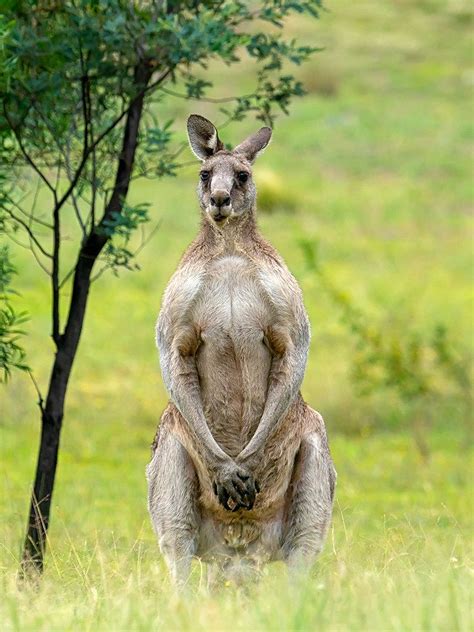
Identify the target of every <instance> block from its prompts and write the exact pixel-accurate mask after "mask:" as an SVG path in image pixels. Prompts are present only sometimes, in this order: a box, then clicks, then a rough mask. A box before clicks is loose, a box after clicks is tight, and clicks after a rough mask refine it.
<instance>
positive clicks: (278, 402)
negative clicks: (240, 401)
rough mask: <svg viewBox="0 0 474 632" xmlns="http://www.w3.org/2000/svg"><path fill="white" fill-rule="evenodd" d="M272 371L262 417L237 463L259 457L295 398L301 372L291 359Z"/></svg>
mask: <svg viewBox="0 0 474 632" xmlns="http://www.w3.org/2000/svg"><path fill="white" fill-rule="evenodd" d="M279 364H280V366H279V367H278V368H277V369H276V370H275V369H274V370H273V372H272V373H273V375H272V377H271V379H270V384H269V388H268V393H267V399H266V402H265V407H264V410H263V414H262V417H261V419H260V422H259V424H258V427H257V430H256V431H255V433H254V435H253V437H252V438H251V440H250V441H249V443H248V444H247V445H246V447H245V448H244V449H243V450H242V452H241V453H240V454H239V456H238V457H237V462H241V463H243V462H245V461H251V460H253V459H256V458H258V457H259V454H260V452H261V451H262V450H263V449H264V447H265V445H266V443H267V440H268V438H269V437H270V435H271V434H272V433H273V432H277V431H278V428H279V427H280V425H281V423H282V422H283V420H284V418H285V415H286V413H287V412H288V409H289V407H290V406H291V404H292V403H293V401H294V400H295V397H297V395H298V392H299V388H300V386H301V382H302V379H303V371H298V370H297V367H295V365H294V363H293V362H291V359H288V360H287V361H280V363H279Z"/></svg>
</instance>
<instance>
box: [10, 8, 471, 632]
mask: <svg viewBox="0 0 474 632" xmlns="http://www.w3.org/2000/svg"><path fill="white" fill-rule="evenodd" d="M329 8H330V11H329V12H328V13H324V14H323V15H322V19H321V20H320V21H319V22H318V23H317V24H316V25H315V24H314V23H311V22H306V21H303V20H301V19H297V20H294V21H293V22H292V24H291V25H290V26H289V27H288V31H289V32H292V33H295V34H299V35H300V36H301V37H302V38H303V39H306V40H307V41H309V42H311V43H316V44H317V45H323V46H325V51H324V52H323V53H320V54H318V55H317V56H316V57H315V60H314V62H313V63H312V64H311V65H310V66H308V67H307V68H304V67H303V68H301V69H299V70H298V72H299V73H301V76H302V78H303V79H305V80H306V82H307V86H308V89H309V94H308V95H307V96H306V97H305V98H304V99H303V100H301V101H300V102H298V103H295V105H294V107H293V108H292V111H291V116H290V117H288V118H281V119H279V120H278V123H277V126H276V129H275V136H274V140H273V143H272V146H271V147H270V148H269V149H268V151H267V152H266V153H265V155H264V156H262V157H261V158H260V159H259V162H258V163H257V165H256V168H255V172H256V178H257V180H258V179H260V182H261V193H262V201H263V200H264V204H263V207H264V209H265V212H264V213H262V214H261V217H260V224H261V228H262V231H263V233H264V234H265V235H266V236H268V238H269V239H270V240H271V241H272V242H273V243H274V244H275V246H276V247H277V248H278V249H279V251H280V252H281V253H282V255H283V256H284V257H285V259H286V260H287V262H288V264H289V266H290V268H291V269H292V271H293V272H294V273H295V275H296V276H297V278H298V280H299V281H300V283H301V285H302V287H303V291H304V294H305V302H306V306H307V309H308V312H309V315H310V318H311V322H312V327H313V342H312V346H311V351H310V360H309V364H308V369H307V373H306V377H305V382H304V387H303V392H304V395H305V397H306V398H307V399H308V401H310V402H311V404H312V405H313V406H315V407H316V408H318V409H319V410H321V412H322V413H323V414H324V416H325V419H326V422H327V426H328V431H329V434H330V441H331V447H332V452H333V456H334V460H335V463H336V467H337V470H338V473H339V479H338V490H337V504H336V507H335V515H334V522H333V527H332V532H331V534H330V537H329V538H328V542H327V545H326V549H325V551H324V553H323V555H322V556H321V558H320V560H319V562H318V564H317V565H316V566H315V568H314V570H313V574H312V577H311V579H310V580H309V581H307V582H304V583H303V584H302V585H299V586H293V587H288V586H287V583H286V581H285V576H284V569H282V568H281V567H280V566H279V565H275V566H271V567H269V569H268V572H267V575H266V576H265V577H264V579H263V581H262V583H261V584H260V585H259V586H258V587H255V588H252V589H251V590H249V591H248V592H242V591H237V590H235V589H234V588H233V587H231V586H227V587H223V588H222V589H221V590H220V591H219V592H218V593H217V594H214V595H207V594H205V592H203V590H201V589H200V584H202V583H203V582H202V578H201V569H200V568H199V566H198V565H196V567H195V568H194V572H193V580H192V588H193V589H192V594H193V596H192V597H191V598H190V601H189V602H186V601H180V600H178V599H176V598H175V597H174V596H173V594H172V592H171V590H170V586H169V584H168V580H167V578H166V574H165V573H164V569H163V565H162V562H161V560H160V558H159V556H158V553H157V548H156V543H155V540H154V536H153V534H152V531H151V527H150V525H149V521H148V516H147V514H146V507H145V498H146V489H145V480H144V467H145V464H146V462H147V460H148V457H149V451H148V446H149V444H150V442H151V439H152V437H153V434H154V429H155V426H156V423H157V420H158V417H159V413H160V410H161V409H162V408H163V406H164V403H165V401H166V394H165V391H164V389H163V386H162V383H161V380H160V376H159V372H158V364H157V357H156V351H155V348H154V343H153V328H154V321H155V318H156V314H157V312H158V309H159V304H160V298H161V294H162V291H163V289H164V287H165V285H166V282H167V280H168V278H169V276H170V275H171V273H172V271H173V270H174V268H175V266H176V263H177V260H178V258H179V256H180V254H181V252H182V251H183V249H184V248H185V246H186V244H187V243H188V242H189V241H190V240H191V238H192V236H193V235H194V233H195V231H196V229H197V224H198V213H197V210H196V206H197V205H196V199H195V193H194V187H195V178H196V168H195V167H193V166H190V167H187V168H183V170H182V171H181V172H180V174H179V176H178V179H177V180H164V181H162V182H159V183H149V182H146V183H143V184H139V185H137V186H136V187H135V188H134V190H133V191H132V197H133V198H134V200H136V201H150V202H151V203H152V211H153V213H152V214H153V219H154V220H155V221H158V220H161V226H160V230H159V231H158V232H157V234H156V236H155V237H154V239H153V240H152V242H151V243H150V244H149V245H148V247H147V248H146V249H145V250H144V251H143V252H142V253H141V254H140V259H139V262H140V264H141V267H142V271H141V272H138V273H134V274H128V273H123V274H122V275H121V278H119V279H116V278H114V277H112V276H104V277H102V278H101V279H100V280H99V281H97V284H96V286H95V287H94V289H93V292H92V294H91V301H90V307H89V313H88V318H87V322H86V326H85V330H84V335H83V340H82V342H81V348H80V352H79V356H78V358H77V362H76V365H75V368H74V373H73V380H72V383H71V388H70V391H69V394H68V401H67V410H66V418H65V426H64V431H63V437H62V450H61V456H60V462H59V468H58V478H57V488H56V492H55V497H54V503H53V504H54V507H53V516H52V524H51V529H50V534H49V537H50V542H49V554H48V558H47V566H46V572H45V577H44V582H43V583H42V585H41V587H40V588H39V590H38V591H37V592H31V591H30V590H28V589H25V588H24V589H23V590H19V589H18V587H17V583H16V570H17V566H18V557H19V554H20V549H21V542H22V537H23V533H24V526H25V521H26V510H27V502H28V495H29V489H30V484H31V481H32V477H33V471H34V464H35V458H36V448H37V441H38V433H39V424H38V415H37V409H36V405H35V394H34V391H33V388H32V385H31V383H30V382H29V381H28V379H27V378H25V377H24V376H21V375H16V376H15V377H14V379H13V381H12V382H11V384H9V386H8V387H7V388H6V389H5V390H4V391H3V392H2V400H1V418H0V439H1V441H0V444H1V445H0V450H1V463H0V480H1V485H2V487H1V494H2V496H1V498H2V503H1V508H0V524H1V527H0V542H1V549H0V550H1V579H0V581H1V588H2V593H3V600H2V603H1V605H0V608H1V609H2V610H1V614H0V616H1V619H0V620H1V621H2V628H4V629H7V630H9V629H13V630H15V629H16V630H34V631H36V630H48V631H49V630H53V629H54V630H100V631H102V630H104V631H106V630H142V629H143V630H149V629H159V630H201V629H202V630H204V629H206V630H227V629H242V630H288V629H291V630H312V629H329V630H374V631H375V630H385V629H387V630H469V629H472V627H473V620H472V611H471V610H470V608H472V537H471V534H472V532H473V524H472V522H473V520H472V518H473V514H474V511H473V510H474V507H473V503H472V501H473V496H472V475H473V461H472V451H471V449H470V447H469V446H468V445H466V439H465V435H466V433H465V427H464V425H465V419H464V418H463V416H462V406H461V405H460V404H459V403H458V402H457V401H456V399H455V398H453V397H452V396H451V397H448V395H446V396H444V395H443V397H440V398H438V399H434V400H433V401H432V402H428V403H427V410H426V418H427V420H428V419H429V420H431V421H430V424H431V425H430V424H428V422H427V426H428V427H429V428H431V430H430V432H428V433H427V440H428V444H429V446H430V449H431V458H430V460H429V461H428V462H423V461H422V460H421V459H420V457H419V455H418V453H417V451H416V449H415V447H414V442H413V440H412V437H411V433H410V421H411V419H412V417H413V414H414V411H413V410H411V409H410V408H408V409H405V410H403V411H402V407H401V404H400V402H399V401H398V400H397V398H396V397H394V396H393V395H392V394H389V393H378V394H376V396H374V397H372V398H361V397H360V396H359V395H358V393H357V391H356V389H355V387H354V385H353V384H352V382H351V379H350V366H351V361H352V358H353V355H354V343H353V340H352V337H351V335H350V333H349V332H348V331H347V329H346V328H345V327H344V326H343V325H342V324H341V322H340V319H339V317H338V314H337V311H336V308H335V307H334V305H333V304H332V303H331V301H330V300H329V299H328V297H327V296H326V295H325V294H324V292H323V290H322V288H321V287H320V285H319V284H318V281H317V279H316V278H314V277H313V276H312V275H311V274H309V273H308V272H307V271H306V269H305V262H304V256H303V253H302V252H301V249H300V248H299V246H298V244H299V241H300V240H301V239H302V238H305V239H310V240H313V241H315V242H316V241H317V242H318V245H319V251H320V255H321V260H322V263H323V265H324V266H325V269H326V270H327V271H328V272H329V274H330V275H331V278H332V279H333V280H334V283H336V284H337V285H338V286H339V287H341V288H344V289H345V290H347V292H348V293H349V294H350V295H351V296H352V297H353V299H354V301H355V302H356V303H357V304H358V305H360V306H361V307H362V308H363V309H364V311H366V312H367V313H368V314H369V315H370V317H371V318H373V319H374V320H375V321H377V322H378V323H379V324H381V326H383V327H386V328H389V329H390V330H399V331H400V332H404V331H406V330H407V329H409V330H411V331H416V332H419V334H420V335H422V336H423V335H425V334H426V332H429V331H431V329H432V328H433V327H434V326H435V325H436V324H437V323H438V322H443V323H445V324H446V325H447V327H448V331H449V334H450V336H451V337H452V338H453V340H454V341H455V343H456V345H457V346H458V347H459V348H460V349H461V351H462V353H463V354H464V355H465V356H466V357H468V356H469V354H470V353H472V322H471V321H472V306H473V304H472V286H471V282H470V277H471V270H472V241H471V234H472V232H471V231H472V218H471V216H470V213H469V211H470V209H471V208H472V179H471V177H470V174H471V172H470V168H471V160H470V156H471V153H470V152H471V149H472V124H471V123H472V116H471V106H472V70H470V66H469V64H470V62H471V61H472V51H471V42H470V40H469V35H468V34H469V26H470V8H469V5H468V4H467V2H460V1H456V2H454V1H450V2H447V3H440V2H438V1H437V0H423V1H422V2H414V1H411V0H399V1H398V2H396V3H388V2H379V3H373V2H357V3H351V2H349V1H348V0H341V2H339V3H337V4H334V3H333V4H330V6H329ZM248 75H249V72H248V68H247V67H246V66H245V65H244V66H243V67H242V68H241V69H240V70H236V72H235V74H232V75H228V74H227V75H226V76H225V77H223V76H222V73H221V74H218V73H217V70H216V73H215V76H216V77H217V84H218V85H217V87H216V94H231V93H233V86H234V85H235V82H240V84H241V85H243V84H244V83H245V82H248V81H249V78H248ZM167 108H168V111H167V112H165V113H164V115H163V116H164V117H165V116H166V115H167V114H169V113H170V112H172V113H173V115H177V116H178V119H177V123H176V137H177V140H178V141H179V140H181V139H183V138H184V124H183V121H184V118H185V116H186V115H187V114H188V113H189V111H190V110H191V109H192V110H195V111H197V112H200V113H202V114H204V115H206V116H208V117H210V118H213V119H214V120H216V121H219V116H220V115H219V112H218V111H217V109H213V107H211V106H209V105H207V104H206V105H204V104H192V105H190V104H189V103H188V102H185V101H182V102H181V101H173V102H169V104H168V105H167ZM254 127H255V123H254V122H253V121H247V122H245V123H237V124H233V125H232V126H229V127H228V128H227V129H226V130H225V133H223V136H224V140H226V141H227V140H230V141H235V142H238V141H239V140H241V137H242V136H243V135H244V134H245V133H246V132H248V131H250V130H251V129H253V128H254ZM71 230H72V228H71ZM65 246H66V248H67V242H66V243H65ZM15 260H16V264H17V267H18V268H19V271H20V278H19V280H20V283H21V287H20V288H19V289H20V290H21V292H22V297H21V300H20V302H21V306H22V307H23V308H27V309H28V310H29V312H30V314H31V316H32V318H31V322H30V323H29V326H28V333H29V335H28V338H27V346H28V352H29V360H30V364H31V365H32V366H33V368H34V371H35V375H36V376H37V379H38V381H39V383H40V384H41V385H43V388H44V385H46V383H47V378H48V372H49V366H50V362H51V357H52V350H53V348H52V343H51V342H50V340H49V338H48V336H49V331H50V329H49V328H50V324H49V308H48V303H47V297H48V285H47V279H46V278H44V277H43V276H41V273H40V272H38V270H37V269H36V268H35V266H34V262H32V261H31V260H30V259H29V258H28V254H27V253H26V252H24V251H22V250H21V249H18V250H17V251H16V252H15ZM66 299H67V297H66Z"/></svg>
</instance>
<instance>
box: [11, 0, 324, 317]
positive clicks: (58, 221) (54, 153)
mask: <svg viewBox="0 0 474 632" xmlns="http://www.w3.org/2000/svg"><path fill="white" fill-rule="evenodd" d="M319 9H320V3H319V1H318V0H313V1H306V0H305V1H302V0H301V1H298V2H280V1H276V0H274V1H270V2H269V1H265V2H261V3H256V4H252V5H249V3H243V2H230V1H226V0H224V1H222V0H208V1H207V2H200V3H195V2H190V1H189V0H183V1H176V2H169V3H162V2H132V3H131V2H124V1H123V0H107V1H106V2H96V1H95V0H81V1H80V2H69V1H68V2H61V3H57V2H53V3H51V2H43V1H37V0H21V1H20V2H11V1H7V2H6V3H5V6H4V9H3V12H2V16H1V18H0V20H1V22H0V69H1V72H0V74H1V77H2V79H1V82H0V98H1V101H2V104H3V105H2V110H1V112H0V157H1V163H2V167H1V171H0V178H2V182H3V186H2V195H1V196H0V222H1V225H2V230H3V231H4V232H7V233H10V234H11V232H12V231H13V230H16V229H20V230H22V231H24V232H26V234H27V236H28V239H29V241H30V247H31V250H32V253H33V254H34V255H35V257H36V259H37V261H38V263H39V264H40V265H41V267H42V268H43V270H44V271H45V272H46V273H47V274H48V275H50V276H51V279H52V288H53V292H56V293H58V292H61V291H62V290H63V288H64V286H65V285H66V284H67V282H68V280H69V279H70V278H71V276H72V274H73V271H74V270H73V267H74V262H73V261H72V262H66V263H64V262H63V260H62V259H61V248H60V243H61V240H63V239H64V238H65V237H66V234H65V232H64V231H65V229H64V213H65V212H67V213H71V214H73V215H74V217H75V218H76V221H77V225H78V229H79V241H80V242H82V244H84V243H85V242H86V241H87V239H88V238H89V237H90V236H91V235H93V234H100V235H102V236H105V241H106V246H105V247H104V248H103V250H102V252H101V254H100V257H99V258H100V259H102V266H103V267H102V269H104V268H112V269H113V270H114V271H115V272H117V270H118V269H119V268H120V267H126V268H128V269H134V268H136V267H137V266H136V265H133V264H132V259H133V258H134V255H135V251H134V250H133V249H132V248H131V247H130V239H131V237H132V236H133V234H134V233H135V231H136V229H137V228H138V227H139V226H142V225H143V224H145V223H146V222H147V221H148V219H149V217H148V213H147V212H146V204H143V203H141V204H138V205H136V206H134V207H133V208H132V206H130V205H129V204H126V203H124V202H125V196H126V194H127V189H128V181H126V180H124V176H123V174H120V173H119V171H117V169H116V165H117V158H118V157H120V156H121V155H122V156H123V155H124V152H125V145H124V142H125V140H124V138H125V137H124V133H125V134H126V132H127V125H128V123H127V120H129V119H128V117H129V114H130V108H131V107H132V104H133V103H134V102H135V101H136V100H137V99H140V98H141V97H143V98H144V99H145V107H144V111H143V114H142V121H141V127H140V132H139V138H138V140H137V146H136V147H132V150H133V151H132V155H131V157H128V158H126V159H125V158H124V160H125V162H127V161H130V160H131V161H132V163H134V164H133V165H132V167H134V173H133V176H132V177H133V178H134V179H136V178H140V177H147V178H156V177H158V178H161V177H164V176H173V175H175V174H176V170H177V168H178V166H179V163H178V162H177V158H178V156H179V154H180V153H181V152H182V150H183V148H184V146H185V145H183V144H175V143H173V132H172V126H173V119H172V118H171V119H170V118H168V119H164V118H162V117H161V116H160V108H162V107H163V103H164V102H165V101H166V100H169V99H172V100H173V99H176V98H180V97H183V98H185V99H188V98H192V99H197V100H205V99H206V96H207V94H208V93H209V91H210V89H211V88H212V87H213V82H212V80H211V79H210V75H209V74H208V73H206V69H207V68H208V65H209V63H210V62H211V61H212V60H220V62H222V63H224V64H225V65H227V66H231V65H234V64H237V63H239V62H240V60H241V57H242V55H243V54H245V55H247V56H248V57H249V58H250V59H251V60H253V61H254V62H255V71H254V73H253V74H254V76H255V89H254V90H253V92H251V93H249V94H246V95H233V96H231V97H229V98H226V97H224V98H222V99H220V100H221V101H223V102H229V104H230V105H229V107H227V108H223V109H225V111H226V113H227V115H228V116H229V118H237V119H241V118H243V117H244V116H245V115H246V114H248V113H249V112H253V113H254V114H255V115H256V116H257V118H260V119H261V120H262V121H265V122H266V123H268V124H271V123H272V122H273V120H274V117H275V114H276V110H278V109H280V110H283V111H284V112H287V111H288V105H289V103H290V100H291V99H292V97H294V96H301V95H302V94H303V87H302V84H301V82H300V81H297V80H295V79H294V77H292V76H291V74H289V72H288V64H293V65H295V64H296V65H299V64H301V63H302V62H304V61H306V60H307V59H308V58H309V56H310V55H311V54H312V53H313V52H314V51H315V50H316V49H315V48H313V47H310V46H303V45H299V44H298V42H297V41H296V39H295V38H289V39H288V38H285V36H284V30H283V26H284V24H285V21H286V19H287V18H288V17H289V16H290V15H291V14H294V13H296V14H301V15H304V14H307V15H310V16H312V17H317V16H318V13H319ZM269 23H271V24H272V30H271V32H269V31H268V30H267V31H264V30H259V28H261V27H262V26H264V25H265V24H269ZM253 24H254V25H258V26H252V28H251V29H250V28H249V27H250V26H251V25H253ZM99 43H100V44H99ZM173 85H174V86H177V91H176V90H174V89H173V90H170V89H169V87H167V86H173ZM180 86H181V89H182V92H180ZM232 104H233V105H232ZM129 166H130V165H129ZM32 176H34V177H32ZM41 192H43V193H41ZM46 194H47V195H48V196H49V198H50V201H49V203H48V205H47V206H46V207H45V203H44V200H43V203H42V208H43V209H46V212H45V210H43V212H42V213H41V214H38V209H37V207H38V204H37V202H38V198H41V195H46ZM114 196H115V197H114ZM26 201H28V203H27V202H26ZM48 207H49V209H50V210H49V211H48V210H47V209H48ZM48 232H49V233H50V235H49V236H46V237H45V234H46V235H47V233H48ZM51 241H52V242H53V244H52V249H51V248H50V247H49V244H50V243H51ZM66 266H68V267H69V268H70V269H69V271H67V267H66ZM71 266H72V267H71ZM63 268H65V269H64V271H63ZM53 300H54V301H55V302H56V303H58V304H59V302H60V301H59V299H57V298H55V299H53ZM56 319H57V320H59V318H58V315H56Z"/></svg>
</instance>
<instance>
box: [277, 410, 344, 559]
mask: <svg viewBox="0 0 474 632" xmlns="http://www.w3.org/2000/svg"><path fill="white" fill-rule="evenodd" d="M308 414H315V412H314V411H312V410H311V409H310V408H308ZM335 482H336V471H335V469H334V466H333V464H332V460H331V455H330V453H329V448H328V445H327V441H326V437H325V435H324V430H323V434H320V433H319V432H312V433H310V434H309V435H307V436H306V437H305V438H304V439H303V441H302V442H301V446H300V449H299V451H298V454H297V456H296V460H295V466H294V471H293V477H292V481H291V484H290V488H289V490H288V493H289V495H290V499H289V506H288V511H287V514H286V518H285V522H284V526H283V543H282V554H283V558H284V559H285V561H286V562H287V564H288V566H289V567H290V569H292V570H300V569H302V570H304V569H309V568H310V566H311V565H312V563H313V562H314V560H315V559H316V556H317V555H318V553H319V552H320V551H321V549H322V547H323V543H324V540H325V537H326V533H327V530H328V527H329V524H330V521H331V515H332V504H333V497H334V486H335Z"/></svg>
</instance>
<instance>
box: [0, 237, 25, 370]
mask: <svg viewBox="0 0 474 632" xmlns="http://www.w3.org/2000/svg"><path fill="white" fill-rule="evenodd" d="M15 274H16V269H15V267H14V266H13V264H12V263H11V261H10V258H9V251H8V248H7V247H6V246H3V247H1V248H0V382H7V381H8V379H9V378H10V376H11V372H12V369H19V370H21V371H28V370H29V369H28V366H27V364H26V360H25V358H26V354H25V351H24V349H23V347H22V346H21V345H20V344H19V339H20V337H21V336H22V335H23V334H24V331H23V330H22V329H21V325H23V324H24V323H25V322H26V320H27V316H26V313H25V312H16V311H15V309H14V307H13V305H12V304H11V300H10V299H11V296H12V295H13V294H15V292H14V290H13V289H12V288H11V284H12V278H13V276H14V275H15Z"/></svg>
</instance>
